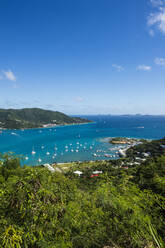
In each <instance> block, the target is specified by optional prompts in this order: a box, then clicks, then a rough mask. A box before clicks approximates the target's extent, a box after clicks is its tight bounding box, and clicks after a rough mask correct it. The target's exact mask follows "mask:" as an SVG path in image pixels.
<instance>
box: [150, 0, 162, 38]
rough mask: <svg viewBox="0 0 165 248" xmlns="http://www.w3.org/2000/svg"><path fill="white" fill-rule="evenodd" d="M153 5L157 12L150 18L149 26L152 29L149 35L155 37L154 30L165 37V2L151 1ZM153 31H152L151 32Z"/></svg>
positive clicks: (160, 0)
mask: <svg viewBox="0 0 165 248" xmlns="http://www.w3.org/2000/svg"><path fill="white" fill-rule="evenodd" d="M150 1H151V4H152V5H153V6H154V7H156V8H157V10H156V12H154V13H151V14H150V15H149V16H148V20H147V24H148V26H149V27H152V29H150V31H149V34H150V35H151V36H153V34H154V31H153V28H155V29H156V30H159V31H160V32H161V33H162V34H164V35H165V0H150ZM151 30H152V31H151Z"/></svg>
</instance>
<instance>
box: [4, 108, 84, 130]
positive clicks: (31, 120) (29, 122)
mask: <svg viewBox="0 0 165 248" xmlns="http://www.w3.org/2000/svg"><path fill="white" fill-rule="evenodd" d="M85 122H89V121H88V120H85V119H81V118H78V117H70V116H67V115H65V114H63V113H61V112H58V111H51V110H43V109H39V108H24V109H0V127H1V128H10V129H19V128H37V127H44V126H45V125H48V126H49V125H50V126H51V125H55V124H56V125H65V124H73V123H85Z"/></svg>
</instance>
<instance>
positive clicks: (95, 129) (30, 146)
mask: <svg viewBox="0 0 165 248" xmlns="http://www.w3.org/2000/svg"><path fill="white" fill-rule="evenodd" d="M83 117H86V118H88V119H90V120H92V121H93V123H90V124H82V125H70V126H59V127H53V128H41V129H26V130H2V132H0V152H1V153H4V152H9V151H12V152H14V154H18V155H23V159H22V164H27V165H31V166H34V165H39V164H43V163H53V162H59V163H60V162H69V161H85V160H101V159H106V157H105V156H104V154H112V155H113V158H116V157H115V156H117V155H116V151H115V149H114V150H110V149H111V148H112V145H110V144H109V143H108V142H107V141H106V139H104V138H107V137H117V136H122V137H132V138H133V137H134V138H146V139H160V138H163V137H165V116H147V115H146V116H140V115H137V116H110V115H109V116H101V115H100V116H83ZM32 152H33V154H32ZM94 153H97V154H99V155H100V157H94V155H93V154H94Z"/></svg>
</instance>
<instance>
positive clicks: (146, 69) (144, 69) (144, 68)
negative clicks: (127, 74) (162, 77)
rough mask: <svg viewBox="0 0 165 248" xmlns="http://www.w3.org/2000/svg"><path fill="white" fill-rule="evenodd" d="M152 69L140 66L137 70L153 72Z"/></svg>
mask: <svg viewBox="0 0 165 248" xmlns="http://www.w3.org/2000/svg"><path fill="white" fill-rule="evenodd" d="M151 69H152V68H151V66H149V65H138V66H137V68H136V70H137V71H151Z"/></svg>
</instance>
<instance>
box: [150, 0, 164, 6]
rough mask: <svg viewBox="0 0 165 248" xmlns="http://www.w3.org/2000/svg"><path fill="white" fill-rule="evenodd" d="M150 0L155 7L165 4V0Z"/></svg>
mask: <svg viewBox="0 0 165 248" xmlns="http://www.w3.org/2000/svg"><path fill="white" fill-rule="evenodd" d="M150 2H151V4H152V5H153V6H154V7H159V6H163V5H164V4H165V1H164V0H150Z"/></svg>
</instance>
